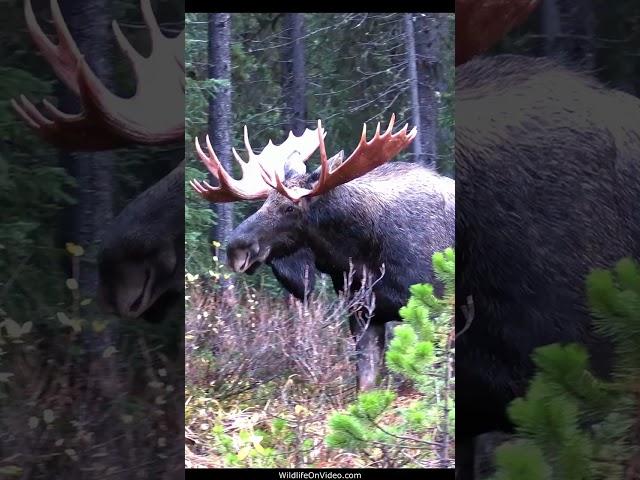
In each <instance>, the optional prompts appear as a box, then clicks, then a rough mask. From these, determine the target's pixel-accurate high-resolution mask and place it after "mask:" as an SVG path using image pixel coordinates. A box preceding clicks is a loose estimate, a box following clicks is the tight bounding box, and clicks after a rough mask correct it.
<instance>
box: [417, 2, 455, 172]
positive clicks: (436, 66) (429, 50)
mask: <svg viewBox="0 0 640 480" xmlns="http://www.w3.org/2000/svg"><path fill="white" fill-rule="evenodd" d="M448 28H449V27H448V19H447V16H446V15H445V14H439V13H420V14H418V15H417V17H416V22H415V24H414V30H415V42H416V62H417V71H418V98H419V104H420V127H421V128H422V134H420V136H419V137H418V139H417V140H418V141H420V143H421V144H422V145H421V149H422V155H423V160H422V162H423V163H424V164H425V165H427V166H430V167H435V166H436V163H437V158H438V144H437V138H438V111H439V98H438V92H439V86H440V85H441V84H442V82H443V79H444V72H443V65H442V62H441V58H442V43H443V41H444V39H445V37H446V32H447V30H448Z"/></svg>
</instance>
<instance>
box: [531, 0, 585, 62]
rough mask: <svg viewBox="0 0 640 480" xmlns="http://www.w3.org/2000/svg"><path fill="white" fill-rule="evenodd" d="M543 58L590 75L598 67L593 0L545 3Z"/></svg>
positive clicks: (551, 1)
mask: <svg viewBox="0 0 640 480" xmlns="http://www.w3.org/2000/svg"><path fill="white" fill-rule="evenodd" d="M540 32H541V34H542V36H543V38H544V54H545V56H548V57H556V58H559V59H560V60H561V61H564V62H568V63H570V64H571V65H573V66H576V67H579V68H581V69H585V70H587V71H591V70H593V69H594V68H595V67H596V58H595V54H596V51H595V43H594V39H595V11H594V6H593V3H592V0H571V1H567V0H544V2H543V4H542V9H541V17H540Z"/></svg>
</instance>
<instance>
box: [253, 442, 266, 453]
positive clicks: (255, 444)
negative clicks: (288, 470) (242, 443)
mask: <svg viewBox="0 0 640 480" xmlns="http://www.w3.org/2000/svg"><path fill="white" fill-rule="evenodd" d="M253 446H254V447H255V449H256V451H257V452H258V453H259V454H260V455H264V454H265V453H267V452H266V450H265V449H264V447H263V446H262V445H260V444H259V443H254V444H253Z"/></svg>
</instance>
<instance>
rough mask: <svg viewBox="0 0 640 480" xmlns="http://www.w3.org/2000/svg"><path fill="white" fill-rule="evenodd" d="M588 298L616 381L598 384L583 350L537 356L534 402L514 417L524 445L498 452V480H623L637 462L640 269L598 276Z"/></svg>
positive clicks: (625, 267)
mask: <svg viewBox="0 0 640 480" xmlns="http://www.w3.org/2000/svg"><path fill="white" fill-rule="evenodd" d="M587 297H588V301H589V305H590V308H591V311H592V313H593V316H594V326H595V329H596V330H597V331H598V332H599V333H601V334H602V335H604V336H606V337H608V338H610V339H611V340H612V342H613V344H614V346H615V352H616V357H615V367H614V372H613V377H612V379H611V380H607V381H605V380H602V379H599V378H597V377H595V376H594V375H593V374H592V373H591V372H590V370H589V365H588V363H589V355H588V353H587V351H586V349H585V348H584V347H583V346H581V345H576V344H569V345H558V344H553V345H547V346H544V347H540V348H538V349H537V350H536V351H535V353H534V356H533V359H534V362H535V364H536V367H537V373H536V375H535V377H534V378H533V380H532V382H531V384H530V386H529V389H528V391H527V394H526V395H525V396H524V397H523V398H518V399H516V400H514V401H513V402H512V403H511V405H510V406H509V409H508V413H509V417H510V418H511V420H512V421H513V422H514V424H515V425H516V428H517V437H518V438H517V440H516V441H514V442H508V443H506V444H504V445H502V446H501V447H499V448H498V449H497V452H496V465H497V474H496V476H495V477H494V478H495V479H497V480H516V479H517V480H522V479H565V478H570V479H573V480H587V479H588V480H600V479H622V478H625V469H626V468H627V465H628V464H629V461H630V459H631V458H632V457H633V456H634V455H638V450H639V448H638V438H634V425H637V423H638V418H637V412H638V386H639V385H640V267H639V265H638V263H636V262H634V261H633V260H630V259H623V260H621V261H620V262H618V264H617V265H616V266H615V268H614V269H612V270H595V271H593V272H592V273H591V274H590V275H589V277H588V279H587Z"/></svg>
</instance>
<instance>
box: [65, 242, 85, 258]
mask: <svg viewBox="0 0 640 480" xmlns="http://www.w3.org/2000/svg"><path fill="white" fill-rule="evenodd" d="M65 247H66V249H67V252H69V253H70V254H71V255H73V256H74V257H80V256H82V255H84V248H82V247H81V246H80V245H76V244H75V243H71V242H67V244H66V245H65Z"/></svg>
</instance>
